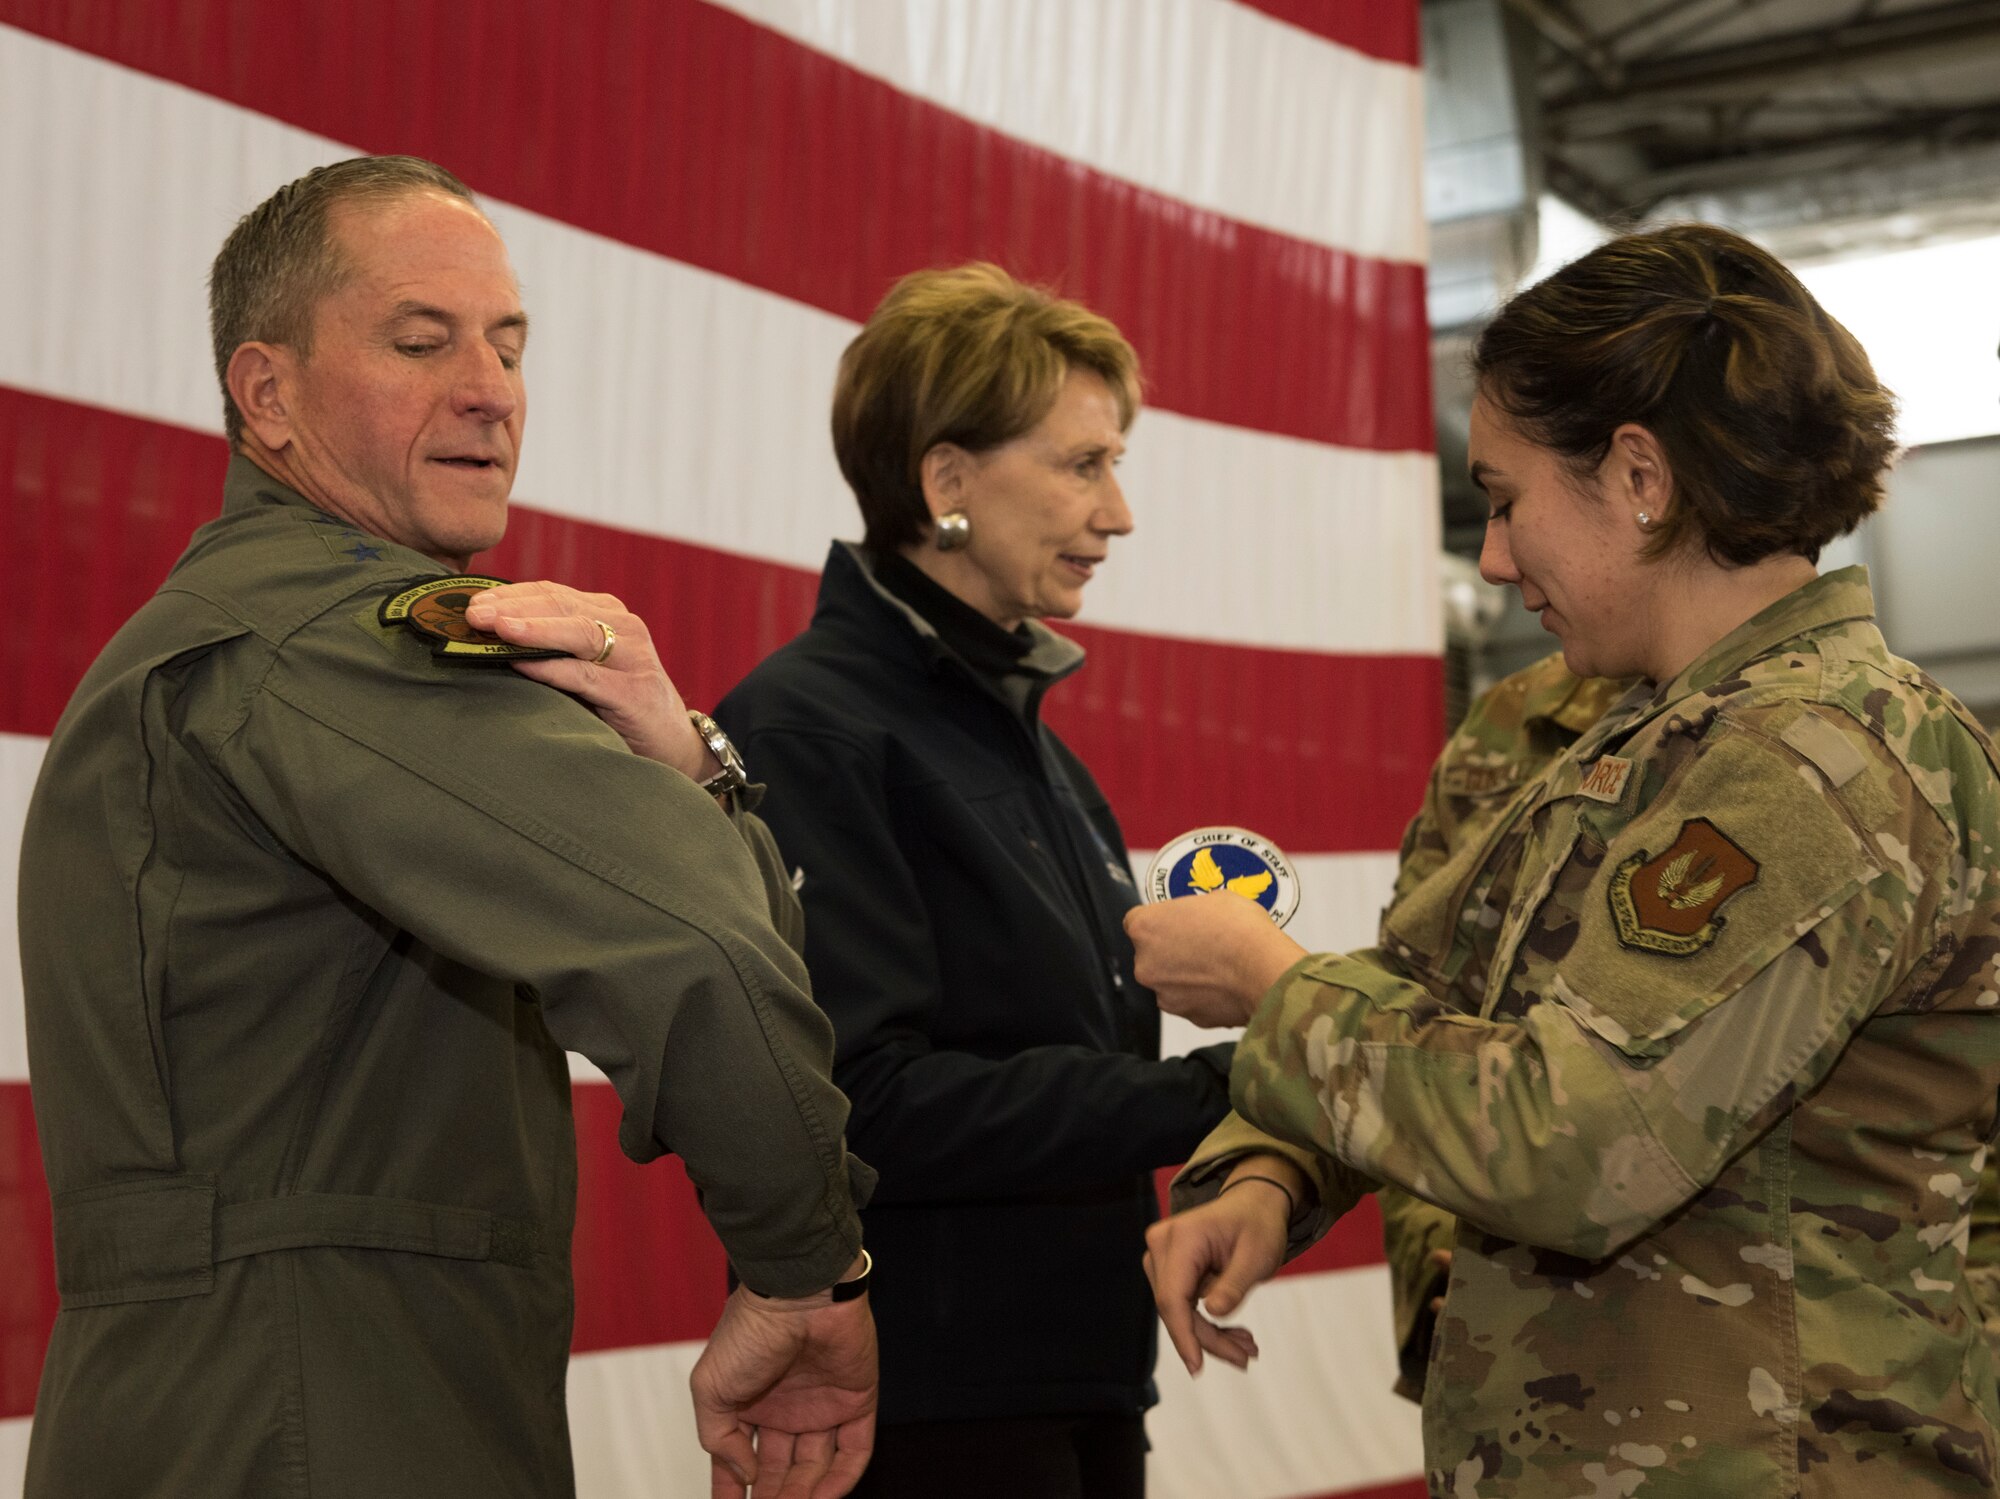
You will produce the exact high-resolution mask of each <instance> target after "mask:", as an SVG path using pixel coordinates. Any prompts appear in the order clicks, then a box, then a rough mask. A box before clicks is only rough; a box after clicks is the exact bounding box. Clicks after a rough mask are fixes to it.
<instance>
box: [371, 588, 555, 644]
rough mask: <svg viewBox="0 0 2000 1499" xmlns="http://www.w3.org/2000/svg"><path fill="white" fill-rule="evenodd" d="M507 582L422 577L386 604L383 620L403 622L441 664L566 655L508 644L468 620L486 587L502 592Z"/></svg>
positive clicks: (384, 601)
mask: <svg viewBox="0 0 2000 1499" xmlns="http://www.w3.org/2000/svg"><path fill="white" fill-rule="evenodd" d="M506 581H507V580H506V579H505V578H473V577H459V578H418V579H416V580H415V581H413V582H411V583H408V584H406V585H405V586H404V587H403V588H402V589H401V591H399V592H397V593H393V594H391V595H390V596H389V597H388V598H386V599H384V600H383V601H382V609H381V614H380V616H379V617H380V619H381V621H382V623H383V624H385V625H392V624H397V623H400V624H402V625H403V627H404V628H405V629H407V630H409V631H411V632H412V633H413V634H415V635H417V636H419V637H421V638H422V639H423V641H424V642H425V643H426V644H427V645H429V646H430V648H431V654H432V655H434V656H436V657H437V658H438V659H439V660H440V661H452V662H459V663H463V664H466V665H472V666H485V665H501V666H504V665H506V664H507V663H508V662H509V661H544V660H548V659H550V658H553V657H557V656H566V655H568V654H569V653H568V652H567V651H553V650H547V649H544V648H541V647H536V646H526V645H510V644H509V643H508V642H507V641H504V640H502V639H501V638H500V637H499V636H498V635H490V634H488V633H487V632H486V631H484V630H475V629H474V628H473V627H472V626H471V625H469V624H467V623H466V620H465V606H466V605H467V604H469V603H471V602H472V596H473V595H474V594H475V593H479V592H481V591H482V590H484V589H488V588H498V587H499V586H500V585H501V584H502V583H505V582H506Z"/></svg>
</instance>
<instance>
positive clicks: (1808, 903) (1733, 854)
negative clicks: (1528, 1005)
mask: <svg viewBox="0 0 2000 1499" xmlns="http://www.w3.org/2000/svg"><path fill="white" fill-rule="evenodd" d="M1711 761H1713V762H1715V763H1710V762H1711ZM1693 771H1694V773H1692V774H1690V775H1689V776H1687V777H1686V778H1685V780H1684V782H1683V784H1681V785H1680V786H1677V787H1675V788H1673V791H1672V794H1670V795H1667V796H1663V797H1662V798H1661V799H1660V800H1659V801H1658V802H1657V803H1655V804H1654V805H1653V806H1652V807H1650V808H1648V809H1647V810H1646V811H1645V812H1644V813H1643V814H1642V815H1640V816H1638V817H1636V818H1634V819H1633V820H1632V821H1631V822H1630V823H1629V824H1628V825H1626V826H1625V827H1623V828H1621V829H1619V830H1618V831H1617V832H1616V833H1615V834H1614V835H1613V836H1611V837H1610V838H1609V839H1606V840H1603V841H1602V842H1598V841H1597V840H1595V839H1594V838H1589V837H1586V838H1580V839H1579V840H1578V842H1577V844H1576V846H1575V848H1574V849H1573V850H1572V852H1571V854H1570V858H1569V861H1568V863H1569V865H1570V866H1571V867H1569V868H1566V869H1565V870H1564V871H1563V872H1562V873H1561V874H1560V875H1558V877H1557V879H1556V880H1555V882H1554V884H1553V886H1552V888H1551V890H1550V892H1549V895H1548V897H1547V901H1546V909H1544V910H1540V911H1538V912H1537V913H1536V917H1535V920H1534V922H1533V923H1532V924H1531V936H1530V940H1529V941H1528V942H1524V944H1523V950H1524V954H1525V955H1526V956H1527V959H1528V962H1530V963H1532V962H1533V960H1534V946H1533V940H1532V936H1533V931H1541V932H1544V933H1546V932H1548V931H1552V930H1554V929H1556V928H1558V927H1562V928H1564V929H1565V931H1566V933H1567V936H1566V940H1565V941H1564V942H1563V944H1562V951H1561V952H1560V953H1555V952H1550V953H1549V954H1548V955H1547V957H1546V959H1545V962H1544V967H1545V969H1546V972H1545V973H1544V974H1543V975H1541V978H1542V980H1543V985H1542V986H1543V987H1545V988H1546V990H1547V991H1548V992H1550V993H1552V995H1553V997H1554V998H1556V999H1557V1000H1559V1001H1560V1002H1562V1003H1563V1004H1564V1005H1566V1006H1567V1007H1568V1008H1569V1009H1570V1010H1571V1011H1572V1012H1573V1013H1574V1014H1575V1015H1576V1016H1577V1018H1578V1019H1579V1020H1580V1021H1581V1022H1582V1023H1583V1024H1584V1025H1585V1026H1586V1027H1587V1028H1588V1029H1590V1030H1591V1031H1592V1032H1593V1033H1595V1034H1596V1035H1597V1036H1599V1037H1600V1038H1602V1039H1603V1040H1605V1041H1607V1042H1609V1043H1610V1044H1611V1045H1613V1046H1615V1047H1616V1048H1617V1049H1618V1050H1619V1051H1620V1052H1622V1053H1623V1054H1624V1055H1625V1056H1626V1057H1627V1058H1628V1059H1630V1060H1632V1061H1634V1062H1636V1063H1639V1064H1641V1065H1643V1064H1645V1063H1648V1062H1651V1061H1655V1060H1657V1059H1658V1058H1660V1057H1661V1056H1664V1055H1665V1054H1666V1053H1667V1052H1668V1051H1669V1050H1670V1049H1671V1048H1672V1047H1673V1045H1674V1044H1675V1039H1676V1037H1677V1036H1679V1034H1680V1033H1681V1032H1682V1031H1684V1030H1685V1029H1686V1028H1687V1027H1688V1026H1690V1025H1692V1024H1694V1023H1695V1022H1696V1021H1698V1020H1700V1019H1701V1018H1703V1017H1704V1016H1705V1015H1707V1014H1709V1013H1710V1012H1711V1011H1713V1010H1714V1009H1715V1008H1716V1007H1717V1006H1719V1005H1721V1004H1723V1003H1725V1002H1726V1001H1728V1000H1729V999H1731V998H1732V997H1733V996H1735V995H1736V994H1737V993H1738V992H1739V991H1741V990H1742V989H1743V988H1744V986H1745V985H1746V984H1748V983H1749V982H1750V981H1751V980H1752V979H1754V978H1756V977H1757V976H1758V975H1759V974H1760V973H1762V972H1763V971H1764V970H1765V969H1766V968H1768V967H1769V966H1770V965H1771V964H1772V963H1774V962H1776V961H1777V960H1778V959H1780V958H1781V957H1785V956H1786V955H1787V954H1788V953H1792V950H1793V949H1797V950H1798V951H1797V953H1795V954H1793V958H1794V960H1795V961H1794V963H1793V967H1794V968H1795V969H1796V970H1797V972H1796V973H1791V972H1790V971H1789V970H1788V972H1787V982H1791V981H1793V980H1796V981H1797V982H1800V983H1810V982H1813V981H1814V975H1816V974H1817V975H1820V976H1822V977H1824V978H1827V979H1828V980H1829V981H1832V980H1834V979H1837V978H1838V977H1839V976H1838V975H1833V974H1830V973H1829V969H1830V968H1831V967H1833V966H1835V965H1839V964H1841V963H1842V962H1843V958H1842V956H1841V955H1840V954H1839V953H1838V952H1837V951H1829V948H1828V945H1827V944H1828V943H1829V942H1834V941H1837V936H1838V934H1837V933H1834V932H1831V931H1827V930H1822V928H1825V927H1826V926H1827V923H1828V922H1829V919H1830V918H1832V917H1833V916H1834V915H1835V913H1836V912H1838V911H1839V910H1840V908H1841V907H1842V906H1844V905H1846V904H1847V903H1848V902H1849V901H1850V900H1852V899H1853V898H1854V896H1855V895H1856V894H1857V893H1858V892H1859V891H1860V890H1862V889H1863V888H1864V887H1865V886H1866V885H1867V884H1868V883H1869V882H1870V881H1871V880H1873V879H1874V878H1875V877H1876V876H1877V875H1878V874H1879V873H1880V872H1881V866H1880V863H1879V861H1878V860H1877V859H1876V858H1875V857H1874V856H1873V855H1872V854H1871V853H1870V851H1869V850H1868V848H1867V847H1866V846H1865V845H1864V843H1863V841H1862V839H1861V838H1860V837H1859V836H1858V835H1857V834H1856V833H1855V831H1854V830H1853V829H1852V828H1851V827H1850V825H1849V824H1848V822H1847V820H1846V818H1845V817H1844V815H1843V814H1842V812H1841V811H1840V810H1839V808H1838V807H1837V806H1835V805H1833V804H1832V803H1830V802H1829V801H1828V800H1827V799H1826V798H1825V797H1824V796H1823V795H1821V794H1819V793H1818V792H1817V791H1816V789H1815V788H1814V787H1813V786H1812V785H1811V784H1810V783H1809V782H1808V781H1807V780H1806V779H1805V778H1804V777H1802V776H1800V775H1798V774H1796V773H1794V772H1793V771H1792V770H1791V769H1790V767H1788V766H1784V765H1782V764H1774V763H1773V761H1772V759H1771V757H1769V756H1768V755H1765V756H1754V755H1742V754H1737V755H1731V754H1717V755H1714V756H1704V757H1703V759H1702V760H1701V761H1700V762H1697V764H1696V766H1695V767H1693ZM1844 961H1845V962H1846V963H1848V964H1851V963H1852V962H1853V961H1854V958H1853V956H1852V955H1851V954H1850V955H1848V956H1847V957H1846V958H1845V960H1844ZM1524 966H1525V965H1524Z"/></svg>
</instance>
